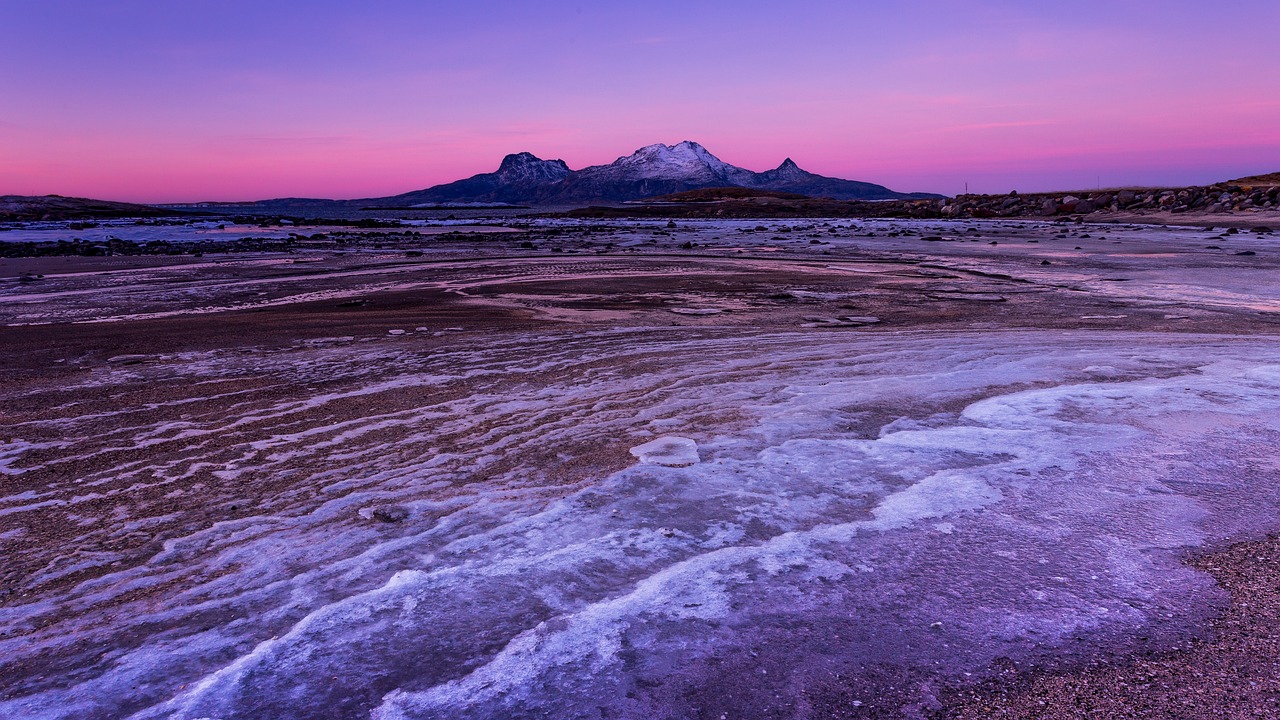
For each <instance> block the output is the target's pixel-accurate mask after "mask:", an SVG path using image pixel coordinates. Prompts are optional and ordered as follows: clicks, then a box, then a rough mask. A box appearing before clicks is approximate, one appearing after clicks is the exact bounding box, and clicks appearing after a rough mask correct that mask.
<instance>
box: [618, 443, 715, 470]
mask: <svg viewBox="0 0 1280 720" xmlns="http://www.w3.org/2000/svg"><path fill="white" fill-rule="evenodd" d="M631 454H632V455H635V456H636V457H637V458H639V459H640V462H642V463H649V464H651V465H669V466H672V467H681V466H685V465H695V464H697V463H699V462H702V458H701V457H699V456H698V443H696V442H694V441H693V440H690V439H689V438H684V437H677V436H675V435H669V436H667V437H660V438H658V439H657V440H650V441H649V442H647V443H645V444H643V445H637V446H635V447H633V448H631Z"/></svg>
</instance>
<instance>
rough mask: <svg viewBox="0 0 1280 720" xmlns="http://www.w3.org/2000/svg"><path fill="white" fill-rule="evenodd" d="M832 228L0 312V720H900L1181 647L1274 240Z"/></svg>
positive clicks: (185, 275) (112, 281) (17, 296)
mask: <svg viewBox="0 0 1280 720" xmlns="http://www.w3.org/2000/svg"><path fill="white" fill-rule="evenodd" d="M770 225H776V223H771V224H770ZM837 225H838V226H840V227H838V228H835V231H834V232H829V231H827V230H826V229H824V230H823V231H822V235H823V238H822V240H821V241H820V243H819V244H813V243H810V242H809V240H810V239H817V238H809V237H807V236H804V235H801V236H800V237H794V238H793V237H786V238H783V239H772V238H771V239H770V240H769V241H768V242H767V243H765V244H763V245H762V244H761V243H760V242H759V240H760V238H754V236H753V238H754V239H753V241H752V242H751V243H744V242H743V237H744V235H746V234H745V233H743V232H742V231H743V230H744V229H746V228H752V229H753V227H754V224H747V225H738V224H728V223H726V224H711V223H708V224H703V225H696V226H691V227H687V228H676V229H671V230H668V229H666V228H665V225H642V224H635V225H631V226H612V229H610V230H608V233H607V234H606V233H600V232H595V233H593V234H592V235H591V238H592V242H596V243H599V242H601V237H602V235H607V239H608V240H609V241H610V242H612V244H613V247H612V248H611V252H610V253H606V254H602V255H590V256H588V255H583V256H581V257H578V258H570V257H563V256H560V257H555V258H551V257H547V256H534V255H533V254H530V256H529V257H524V258H506V259H498V258H496V257H491V256H493V255H495V254H497V251H495V250H494V249H493V248H492V247H488V248H478V249H477V253H478V256H477V259H475V260H471V261H467V260H462V259H459V258H458V257H457V253H455V254H453V255H450V257H449V261H448V262H446V263H438V264H432V263H430V262H427V261H429V260H430V259H431V258H426V260H424V262H423V263H406V262H403V261H402V259H394V260H393V259H392V258H391V257H390V256H387V257H381V256H376V255H372V254H370V255H366V256H362V257H359V258H354V259H353V257H351V256H346V257H343V258H337V259H333V258H312V259H310V260H314V262H311V263H310V264H308V263H306V262H304V263H297V262H293V263H282V262H280V261H279V260H278V259H272V258H256V259H246V260H244V261H243V262H242V263H241V264H239V265H234V266H222V267H218V268H214V267H212V266H210V267H194V266H193V267H171V268H152V269H144V270H138V271H129V272H123V273H115V274H110V275H105V276H104V275H96V274H87V275H74V276H71V275H68V276H65V277H53V276H50V277H48V278H47V279H46V281H45V284H43V285H38V286H35V285H31V284H28V285H24V286H21V287H20V286H18V285H16V284H14V285H12V286H9V287H6V288H5V289H4V290H3V292H0V316H2V317H3V319H4V321H5V322H7V323H10V327H8V328H5V329H4V331H5V332H6V333H8V334H9V335H8V336H7V337H8V340H7V341H6V342H7V343H8V344H5V345H4V346H3V347H4V352H5V353H7V354H8V357H10V358H11V359H13V360H14V361H15V365H18V364H21V363H18V362H17V361H18V360H19V359H21V358H23V357H37V356H38V362H37V360H30V361H29V366H24V369H22V370H21V371H15V372H14V373H13V375H12V378H11V379H10V381H9V382H8V384H7V387H6V390H5V391H4V395H3V398H2V399H0V402H3V404H4V406H5V407H6V409H5V410H4V416H3V418H4V427H3V429H2V431H0V441H3V442H0V489H2V490H3V492H0V543H2V544H3V550H4V557H6V558H9V559H12V562H11V563H10V567H9V568H8V569H6V570H4V575H3V583H4V585H3V588H2V589H0V593H2V594H0V716H3V717H42V718H43V717H49V718H63V717H66V718H73V717H74V718H79V717H138V718H160V717H165V718H168V717H180V718H206V717H208V718H241V717H243V718H250V717H252V718H257V717H276V718H288V717H297V718H303V717H368V716H373V717H379V718H519V717H529V718H535V717H536V718H541V717H557V718H588V717H590V718H599V717H657V718H667V717H671V718H685V717H709V718H719V717H727V718H728V717H807V718H821V717H836V716H844V715H848V714H853V715H857V714H859V713H864V714H866V715H867V716H883V717H898V716H913V715H914V716H918V715H920V714H922V713H927V712H928V711H929V710H930V709H931V708H934V707H936V704H937V695H938V693H939V691H940V690H941V689H942V688H943V687H945V686H947V685H948V684H953V683H964V682H967V681H971V680H973V679H976V678H979V677H982V676H983V675H984V674H986V673H988V672H990V670H991V668H992V666H993V663H1003V662H1006V660H1002V658H1007V659H1008V662H1016V663H1019V664H1024V665H1030V664H1039V665H1045V664H1054V663H1064V662H1065V663H1070V662H1071V661H1072V660H1073V659H1074V658H1079V657H1083V656H1087V655H1090V654H1094V653H1098V652H1107V653H1123V652H1126V651H1129V650H1134V649H1141V648H1147V647H1162V646H1165V645H1168V644H1171V643H1174V642H1177V641H1180V640H1181V639H1183V638H1185V637H1187V636H1189V635H1193V634H1195V633H1196V632H1197V630H1198V627H1199V623H1200V622H1201V621H1202V620H1203V619H1204V618H1205V617H1206V616H1207V615H1208V614H1209V613H1211V612H1212V611H1213V608H1214V603H1216V602H1219V601H1220V599H1221V597H1220V594H1219V593H1218V592H1217V590H1216V589H1215V588H1214V587H1213V585H1212V583H1211V581H1210V580H1209V579H1208V578H1207V577H1206V576H1203V575H1200V574H1198V573H1196V572H1195V571H1193V570H1191V569H1189V568H1188V567H1187V566H1185V565H1183V564H1182V563H1181V557H1182V554H1183V553H1184V552H1185V551H1187V550H1188V549H1193V548H1197V547H1204V546H1206V545H1211V544H1214V543H1217V542H1220V541H1223V540H1226V539H1230V538H1236V537H1242V536H1248V535H1252V534H1257V533H1259V532H1263V531H1267V530H1272V529H1276V525H1277V523H1276V521H1275V518H1276V517H1277V512H1278V511H1280V463H1278V462H1277V460H1276V453H1275V447H1276V445H1277V441H1278V440H1280V351H1277V345H1276V337H1275V333H1276V328H1277V327H1278V325H1277V318H1276V316H1275V315H1274V313H1275V312H1276V309H1277V308H1276V301H1277V297H1280V287H1278V286H1280V283H1277V282H1276V281H1275V279H1274V278H1275V277H1276V276H1275V275H1274V273H1273V272H1268V269H1272V270H1273V269H1274V267H1273V265H1272V263H1274V261H1273V260H1270V259H1269V257H1268V254H1267V253H1268V250H1269V245H1268V242H1267V239H1266V238H1261V237H1248V238H1240V237H1238V236H1233V237H1232V238H1231V239H1230V242H1231V243H1233V251H1243V248H1245V247H1248V248H1251V249H1253V250H1254V251H1256V252H1257V255H1253V256H1236V255H1234V252H1233V253H1232V254H1230V255H1224V254H1222V253H1216V252H1213V251H1206V250H1204V249H1203V245H1204V244H1206V237H1208V235H1209V234H1208V233H1206V232H1205V231H1201V230H1190V229H1186V230H1176V229H1175V230H1163V229H1160V230H1149V229H1147V230H1144V229H1114V228H1093V227H1088V226H1086V227H1084V228H1080V227H1074V226H1072V227H1067V226H1036V227H1028V226H1023V227H1020V228H1019V227H1012V226H1008V227H1006V226H1002V225H999V224H995V223H992V224H981V223H971V224H967V225H960V224H956V225H938V224H937V223H933V224H931V225H929V226H928V227H924V226H922V227H918V228H913V229H912V231H913V232H915V233H916V235H915V236H907V237H904V236H902V235H901V232H900V230H901V228H902V227H903V225H902V224H893V223H888V222H884V223H876V224H872V223H867V224H860V225H858V226H857V227H856V228H850V227H848V223H831V224H830V226H831V227H835V226H837ZM805 227H806V229H805V230H794V229H793V230H791V235H795V234H797V233H816V232H817V230H816V229H814V228H815V226H814V224H813V223H810V224H809V225H808V226H805ZM969 227H975V228H978V233H976V234H981V235H982V241H981V242H976V243H970V242H968V240H969V237H968V236H969V235H973V234H975V233H970V232H969V231H968V228H969ZM935 228H937V230H936V231H941V232H943V233H946V234H947V235H949V236H958V237H962V238H963V240H956V241H954V242H946V241H945V240H944V241H927V242H926V241H924V240H923V239H922V238H921V237H920V234H922V233H925V232H934V231H935ZM1064 228H1065V230H1064ZM1060 231H1063V232H1062V233H1061V234H1067V233H1068V232H1069V233H1074V235H1072V236H1070V238H1069V239H1065V238H1058V237H1057V236H1058V234H1059V232H1060ZM530 232H531V233H533V232H535V231H532V230H531V231H530ZM654 232H659V233H663V232H671V233H672V235H671V236H666V235H658V236H656V238H657V239H658V240H659V243H664V242H675V241H679V242H684V241H691V242H694V243H695V244H696V245H697V246H698V247H696V248H695V251H697V253H700V254H701V255H702V257H696V258H686V259H683V260H676V259H672V257H670V256H668V255H667V254H664V252H665V251H664V250H663V248H661V247H659V248H657V249H655V250H651V249H649V248H647V247H646V246H648V245H652V244H653V243H652V242H651V240H652V239H654V238H655V236H654V235H653V233H654ZM753 232H754V230H753ZM866 232H872V233H873V235H872V236H871V237H868V236H867V235H866ZM893 232H898V233H899V234H898V235H890V233H893ZM961 233H964V234H963V235H961ZM1020 233H1021V234H1020ZM1084 234H1087V235H1090V237H1087V238H1079V236H1080V235H1084ZM1104 234H1105V235H1107V236H1108V237H1107V239H1106V240H1103V239H1102V238H1101V236H1102V235H1104ZM668 237H669V238H670V239H669V240H668ZM993 238H998V244H997V245H995V246H991V245H988V242H989V240H990V239H993ZM1015 238H1021V240H1022V242H1021V243H1020V244H1018V245H1016V246H1014V247H1011V245H1012V244H1013V239H1015ZM1117 238H1119V239H1121V240H1122V242H1123V245H1124V247H1123V252H1122V251H1121V249H1120V248H1116V247H1112V246H1114V243H1115V240H1116V239H1117ZM1027 239H1038V240H1041V241H1043V242H1039V243H1035V244H1032V245H1027V244H1026V240H1027ZM1055 241H1056V242H1057V244H1058V245H1062V244H1064V243H1071V245H1070V247H1074V246H1075V245H1081V244H1085V245H1087V244H1090V243H1092V245H1093V246H1094V248H1093V249H1091V250H1081V251H1079V252H1080V253H1083V255H1080V254H1072V253H1074V252H1077V251H1074V250H1072V251H1068V250H1066V249H1065V248H1062V247H1045V246H1046V245H1051V244H1053V243H1055ZM538 242H539V243H547V242H551V240H548V239H546V238H542V237H541V236H539V240H538ZM555 242H562V243H564V248H566V249H574V248H575V247H577V246H574V245H573V244H572V242H573V241H571V240H565V239H564V238H563V237H562V236H561V237H559V238H557V239H556V240H555ZM1104 243H1105V244H1106V245H1107V247H1104V246H1103V244H1104ZM1234 246H1239V248H1236V247H1234ZM627 248H633V249H636V250H637V252H634V253H630V254H625V253H626V252H627V251H626V249H627ZM739 248H744V249H745V250H746V251H745V252H743V253H738V252H737V251H738V249H739ZM764 248H773V249H772V250H766V249H764ZM503 252H505V250H503ZM824 252H829V253H830V255H824V254H823V253H824ZM1045 253H1057V254H1056V255H1053V256H1052V258H1053V259H1051V260H1050V264H1049V265H1041V264H1040V263H1041V261H1042V260H1043V259H1048V258H1049V257H1050V256H1049V255H1045ZM292 259H293V260H308V259H307V258H292ZM1249 263H1254V264H1253V265H1250V264H1249ZM258 293H262V294H261V295H259V294H258ZM406 298H409V299H406ZM424 298H425V299H424ZM996 298H998V299H996ZM353 299H354V300H360V301H362V302H365V301H367V303H368V304H367V305H352V301H353ZM411 300H412V302H411ZM414 302H416V303H417V304H414ZM681 310H695V311H699V312H695V313H692V314H690V313H688V312H679V311H681ZM701 311H717V312H705V313H703V312H701ZM842 315H847V316H859V317H865V316H875V317H877V318H879V319H880V320H881V321H882V322H879V323H872V324H866V325H858V326H851V327H831V326H830V325H829V324H827V323H824V322H818V321H815V320H814V319H813V316H819V319H821V318H822V317H827V316H831V317H837V318H838V317H840V316H842ZM66 320H75V321H79V322H80V323H81V324H76V325H70V324H63V323H64V322H65V321H66ZM104 320H109V321H111V322H102V321H104ZM391 330H396V331H402V332H397V333H396V334H391V333H390V332H389V331H391ZM37 346H38V347H37ZM24 347H30V348H31V349H30V350H24ZM37 350H38V352H37ZM128 351H132V354H131V355H125V353H126V352H128ZM842 714H844V715H842Z"/></svg>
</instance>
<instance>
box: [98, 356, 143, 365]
mask: <svg viewBox="0 0 1280 720" xmlns="http://www.w3.org/2000/svg"><path fill="white" fill-rule="evenodd" d="M150 359H151V356H150V355H114V356H112V357H109V358H107V362H108V363H111V364H112V365H137V364H138V363H144V362H146V361H148V360H150Z"/></svg>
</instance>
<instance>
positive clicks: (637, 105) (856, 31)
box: [0, 0, 1280, 202]
mask: <svg viewBox="0 0 1280 720" xmlns="http://www.w3.org/2000/svg"><path fill="white" fill-rule="evenodd" d="M0 21H2V25H3V27H4V29H5V32H4V33H3V36H4V39H3V42H2V43H0V62H2V63H3V65H2V66H3V80H0V194H24V195H27V194H47V193H56V194H61V195H79V196H88V197H98V198H106V199H113V200H132V201H141V202H165V201H195V200H244V199H261V198H268V197H282V196H303V197H332V198H351V197H373V196H381V195H390V194H395V193H400V192H405V191H408V190H414V189H419V188H423V187H427V186H430V185H434V184H437V183H441V182H448V181H452V180H456V179H458V178H461V177H465V176H468V175H472V174H475V173H478V172H489V171H492V170H494V169H496V168H497V165H498V162H499V161H500V160H501V158H502V156H503V155H504V154H506V153H510V152H518V151H525V150H527V151H530V152H532V153H534V154H536V155H538V156H539V157H543V158H563V159H564V160H565V161H566V162H568V163H569V166H570V167H572V168H581V167H584V166H586V165H595V164H601V163H607V162H611V161H612V160H614V159H615V158H616V157H618V156H619V155H624V154H628V153H630V152H632V151H633V150H635V149H636V148H637V147H640V146H642V145H647V144H650V143H654V142H664V143H668V144H670V143H675V142H678V141H680V140H685V139H690V140H696V141H698V142H701V143H702V144H703V145H705V146H706V147H707V148H708V149H709V150H710V151H711V152H713V153H715V154H716V155H718V156H719V157H720V158H721V159H723V160H725V161H727V162H731V163H734V164H736V165H741V166H743V167H746V168H749V169H752V170H765V169H768V168H772V167H775V166H777V165H778V164H779V163H780V162H781V161H782V160H783V158H785V157H788V156H789V157H791V158H793V159H795V161H796V162H797V163H799V164H800V166H801V167H803V168H805V169H807V170H810V171H813V172H818V173H822V174H824V175H832V176H836V177H843V178H848V179H854V180H866V181H871V182H877V183H881V184H885V185H888V186H890V187H892V188H893V189H895V190H904V191H932V192H941V193H946V194H956V193H958V192H961V191H963V189H964V184H965V182H968V183H969V187H970V188H971V189H972V190H974V191H980V192H1007V191H1008V190H1011V189H1018V190H1024V191H1033V190H1055V189H1073V188H1088V187H1094V186H1095V185H1096V184H1098V183H1101V184H1102V185H1104V186H1115V185H1122V184H1145V185H1157V184H1195V183H1208V182H1213V181H1217V180H1224V179H1228V178H1232V177H1238V176H1241V175H1247V174H1254V173H1260V172H1273V171H1277V170H1280V42H1277V40H1276V32H1277V29H1280V2H1277V0H1236V1H1235V2H1231V3H1218V4H1211V3H1206V2H1203V0H1200V1H1197V2H1188V1H1182V0H1161V1H1160V2H1125V1H1124V0H1108V1H1105V2H1104V1H1093V0H1081V1H1078V2H1072V3H1038V2H1037V3H1032V2H1013V1H1001V2H994V1H986V2H968V1H967V2H961V1H958V0H955V1H953V0H916V1H911V0H907V1H903V2H892V3H889V2H883V1H881V2H874V3H872V2H797V1H794V0H793V1H792V2H788V3H781V2H776V0H775V1H772V2H750V1H745V0H736V1H733V2H699V1H698V0H683V1H681V2H666V1H661V0H659V1H652V0H651V1H649V2H643V3H641V2H635V3H622V2H616V3H612V2H593V3H588V2H480V1H472V2H408V1H403V0H401V1H384V2H379V1H378V0H369V1H368V2H362V3H352V2H326V1H315V0H309V1H305V2H303V1H298V2H273V1H271V0H258V1H256V2H238V1H227V0H221V1H219V2H205V1H200V0H192V1H184V2H173V1H172V0H170V1H167V2H112V1H110V0H96V1H92V2H62V1H59V0H42V1H41V2H25V1H22V2H19V1H18V0H0Z"/></svg>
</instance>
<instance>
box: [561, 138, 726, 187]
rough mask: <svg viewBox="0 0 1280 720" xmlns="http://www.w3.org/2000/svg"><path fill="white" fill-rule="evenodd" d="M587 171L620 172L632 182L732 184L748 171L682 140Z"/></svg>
mask: <svg viewBox="0 0 1280 720" xmlns="http://www.w3.org/2000/svg"><path fill="white" fill-rule="evenodd" d="M587 170H588V171H597V172H601V173H604V172H608V173H610V174H612V173H614V172H621V173H626V174H627V175H628V176H629V177H632V178H644V179H650V180H691V181H711V180H723V181H726V182H732V181H734V180H736V179H738V178H740V177H744V176H745V175H748V174H750V171H749V170H744V169H743V168H740V167H735V166H733V165H730V164H729V163H727V162H725V161H723V160H721V159H720V158H718V157H716V156H715V155H712V154H711V153H710V152H709V151H708V150H707V149H706V148H704V147H702V146H701V145H699V144H698V143H696V142H693V141H692V140H685V141H683V142H680V143H676V144H675V145H663V144H662V143H657V144H654V145H646V146H645V147H642V148H640V149H639V150H636V151H635V152H634V153H632V154H630V155H626V156H624V157H620V158H618V159H617V160H615V161H613V162H612V163H610V164H609V165H598V166H596V167H594V168H587ZM584 172H585V171H584Z"/></svg>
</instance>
